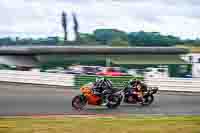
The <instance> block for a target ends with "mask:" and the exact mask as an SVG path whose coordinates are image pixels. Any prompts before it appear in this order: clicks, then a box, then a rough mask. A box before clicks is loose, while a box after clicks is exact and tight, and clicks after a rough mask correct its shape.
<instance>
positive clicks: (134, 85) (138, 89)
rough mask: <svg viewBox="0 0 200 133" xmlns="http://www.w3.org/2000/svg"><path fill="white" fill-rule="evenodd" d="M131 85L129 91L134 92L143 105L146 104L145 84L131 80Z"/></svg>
mask: <svg viewBox="0 0 200 133" xmlns="http://www.w3.org/2000/svg"><path fill="white" fill-rule="evenodd" d="M129 84H130V87H129V89H130V91H131V92H132V94H134V95H135V96H136V97H137V99H138V100H139V101H140V102H141V103H142V102H144V99H143V95H144V93H143V87H144V85H143V83H142V82H141V81H140V80H137V79H134V80H131V81H130V82H129Z"/></svg>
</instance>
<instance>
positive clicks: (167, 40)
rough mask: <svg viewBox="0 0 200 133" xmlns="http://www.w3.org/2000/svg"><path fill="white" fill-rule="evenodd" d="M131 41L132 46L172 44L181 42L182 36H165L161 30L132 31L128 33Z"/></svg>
mask: <svg viewBox="0 0 200 133" xmlns="http://www.w3.org/2000/svg"><path fill="white" fill-rule="evenodd" d="M128 40H129V43H130V44H131V45H132V46H172V45H175V44H177V43H180V38H178V37H174V36H170V35H169V36H164V35H161V34H160V33H159V32H144V31H140V32H131V33H130V34H128Z"/></svg>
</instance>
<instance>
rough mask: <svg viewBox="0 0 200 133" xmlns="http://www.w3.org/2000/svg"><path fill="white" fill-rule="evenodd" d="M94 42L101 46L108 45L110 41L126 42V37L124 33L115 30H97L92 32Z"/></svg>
mask: <svg viewBox="0 0 200 133" xmlns="http://www.w3.org/2000/svg"><path fill="white" fill-rule="evenodd" d="M94 35H95V38H96V41H98V42H101V43H103V44H110V43H111V41H112V40H117V39H118V40H122V41H127V40H128V36H127V34H126V33H125V32H123V31H120V30H117V29H97V30H95V31H94Z"/></svg>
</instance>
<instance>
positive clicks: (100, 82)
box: [94, 77, 112, 89]
mask: <svg viewBox="0 0 200 133" xmlns="http://www.w3.org/2000/svg"><path fill="white" fill-rule="evenodd" d="M94 85H95V87H100V88H103V89H108V88H112V82H111V81H110V80H108V79H106V78H105V77H102V78H99V79H98V78H96V82H95V83H94Z"/></svg>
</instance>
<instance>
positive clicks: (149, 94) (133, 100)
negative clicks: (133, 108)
mask: <svg viewBox="0 0 200 133" xmlns="http://www.w3.org/2000/svg"><path fill="white" fill-rule="evenodd" d="M142 91H143V93H144V95H143V100H142V101H141V99H139V98H138V96H137V95H136V94H134V89H132V88H129V89H128V88H127V87H125V88H124V89H123V90H122V91H121V101H122V102H124V103H128V104H138V103H139V104H141V105H143V106H145V105H150V104H152V103H153V101H154V96H153V94H155V93H157V91H158V87H147V85H144V84H143V88H142Z"/></svg>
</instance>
